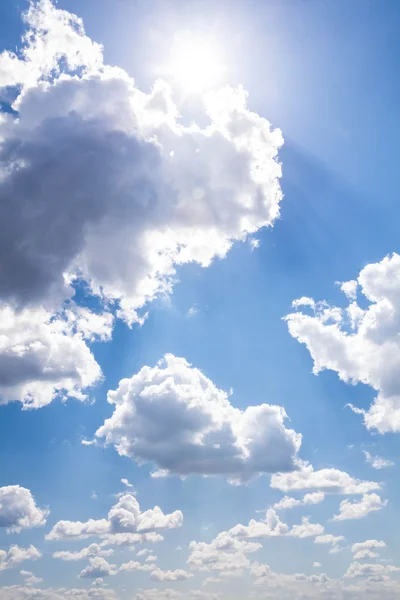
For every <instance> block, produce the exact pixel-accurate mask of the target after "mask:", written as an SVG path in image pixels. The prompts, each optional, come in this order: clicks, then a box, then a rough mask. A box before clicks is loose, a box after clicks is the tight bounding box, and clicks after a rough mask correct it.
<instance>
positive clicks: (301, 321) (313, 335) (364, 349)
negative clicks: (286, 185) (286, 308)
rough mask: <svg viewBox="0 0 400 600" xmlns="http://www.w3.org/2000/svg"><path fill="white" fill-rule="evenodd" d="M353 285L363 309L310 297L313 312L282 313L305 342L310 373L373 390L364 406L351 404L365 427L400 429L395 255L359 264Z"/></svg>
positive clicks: (399, 293)
mask: <svg viewBox="0 0 400 600" xmlns="http://www.w3.org/2000/svg"><path fill="white" fill-rule="evenodd" d="M357 284H358V286H359V288H360V290H361V293H362V294H363V296H364V302H363V304H365V299H366V300H367V301H368V305H367V307H366V308H365V309H364V308H361V307H360V306H359V305H358V304H357V302H356V301H352V302H350V304H349V306H348V307H347V308H346V309H341V308H338V307H331V306H329V305H328V304H326V303H325V302H321V303H316V302H315V301H314V300H312V302H313V303H314V312H313V314H311V315H310V314H306V313H305V312H302V311H300V312H295V313H292V314H289V315H288V316H287V317H286V320H287V323H288V327H289V332H290V334H291V335H292V336H293V337H294V338H296V339H297V340H298V341H299V342H301V343H303V344H305V345H306V346H307V348H308V350H309V352H310V354H311V357H312V359H313V361H314V368H313V372H314V373H315V374H318V373H319V372H320V371H322V370H324V369H330V370H332V371H336V372H337V374H338V375H339V377H340V379H342V380H343V381H345V382H346V383H351V384H357V383H364V384H367V385H369V386H371V387H372V388H374V389H375V390H376V391H377V396H376V398H375V399H374V402H373V404H372V405H371V406H370V408H369V409H368V410H364V409H360V408H357V407H354V406H351V408H353V410H354V411H355V412H356V413H358V414H361V415H363V417H364V423H365V425H366V426H367V428H368V429H377V430H378V431H379V432H380V433H385V432H388V431H400V383H399V378H398V372H399V368H400V337H399V333H400V255H399V254H393V255H391V256H386V257H385V258H384V259H383V260H381V261H380V262H378V263H373V264H369V265H367V266H366V267H364V268H363V269H362V270H361V271H360V273H359V276H358V278H357ZM346 289H347V288H346ZM345 291H346V290H345ZM347 295H349V293H348V289H347ZM353 297H354V296H352V298H353ZM294 306H295V307H297V306H298V305H296V304H295V305H294ZM333 317H334V318H333Z"/></svg>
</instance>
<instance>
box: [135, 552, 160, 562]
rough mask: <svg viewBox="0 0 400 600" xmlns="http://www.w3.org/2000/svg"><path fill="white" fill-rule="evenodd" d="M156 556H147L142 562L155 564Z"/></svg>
mask: <svg viewBox="0 0 400 600" xmlns="http://www.w3.org/2000/svg"><path fill="white" fill-rule="evenodd" d="M137 556H138V555H137ZM156 560H157V556H156V555H155V554H149V556H148V557H147V558H146V560H145V561H144V562H156Z"/></svg>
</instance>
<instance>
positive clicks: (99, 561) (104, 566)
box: [79, 556, 116, 579]
mask: <svg viewBox="0 0 400 600" xmlns="http://www.w3.org/2000/svg"><path fill="white" fill-rule="evenodd" d="M115 570H116V566H115V565H110V564H109V563H108V562H107V561H106V560H105V558H102V557H101V556H95V557H94V558H90V559H89V564H88V566H87V567H85V568H84V569H82V571H81V572H80V573H79V577H80V578H81V579H96V578H97V577H107V576H108V575H113V574H114V573H115Z"/></svg>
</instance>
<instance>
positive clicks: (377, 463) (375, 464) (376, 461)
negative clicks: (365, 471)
mask: <svg viewBox="0 0 400 600" xmlns="http://www.w3.org/2000/svg"><path fill="white" fill-rule="evenodd" d="M364 455H365V462H367V463H368V464H369V465H371V467H372V468H374V469H378V470H380V469H385V468H386V467H393V466H394V462H393V461H391V460H388V459H387V458H382V457H381V456H372V454H371V453H370V452H368V451H367V450H364Z"/></svg>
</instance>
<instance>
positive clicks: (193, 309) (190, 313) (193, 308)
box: [186, 304, 200, 318]
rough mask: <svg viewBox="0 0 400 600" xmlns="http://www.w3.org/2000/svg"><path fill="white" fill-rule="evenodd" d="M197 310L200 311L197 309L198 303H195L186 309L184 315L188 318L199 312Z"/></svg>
mask: <svg viewBox="0 0 400 600" xmlns="http://www.w3.org/2000/svg"><path fill="white" fill-rule="evenodd" d="M199 312H200V309H199V307H198V305H197V304H193V306H191V307H190V308H189V310H188V311H187V313H186V316H187V317H188V318H191V317H195V316H196V315H198V314H199Z"/></svg>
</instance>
